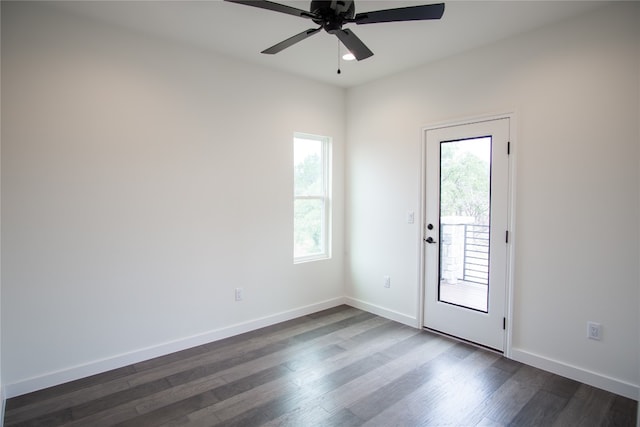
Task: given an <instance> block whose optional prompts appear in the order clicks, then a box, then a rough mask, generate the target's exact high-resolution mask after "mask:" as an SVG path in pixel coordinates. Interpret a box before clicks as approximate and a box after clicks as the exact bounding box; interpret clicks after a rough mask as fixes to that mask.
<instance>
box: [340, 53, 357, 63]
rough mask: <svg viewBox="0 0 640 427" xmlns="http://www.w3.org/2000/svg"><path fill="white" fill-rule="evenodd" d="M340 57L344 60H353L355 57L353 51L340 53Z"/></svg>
mask: <svg viewBox="0 0 640 427" xmlns="http://www.w3.org/2000/svg"><path fill="white" fill-rule="evenodd" d="M342 59H344V60H345V61H353V60H354V59H356V57H355V55H354V54H353V53H351V52H347V53H345V54H344V55H342Z"/></svg>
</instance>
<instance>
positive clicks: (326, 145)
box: [293, 133, 331, 262]
mask: <svg viewBox="0 0 640 427" xmlns="http://www.w3.org/2000/svg"><path fill="white" fill-rule="evenodd" d="M330 149H331V147H330V138H328V137H323V136H315V135H306V134H298V133H296V134H295V135H294V138H293V182H294V184H293V186H294V188H293V260H294V262H305V261H313V260H317V259H325V258H329V256H330V253H329V248H330V246H331V245H330V242H329V237H330V228H331V227H330V225H331V222H330V220H331V214H330V212H331V206H330V198H329V196H330V195H329V189H330V188H331V186H330V179H329V176H330V170H331V167H330V166H331V165H330V159H331V155H330V153H331V151H330Z"/></svg>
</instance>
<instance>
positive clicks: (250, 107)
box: [2, 2, 344, 395]
mask: <svg viewBox="0 0 640 427" xmlns="http://www.w3.org/2000/svg"><path fill="white" fill-rule="evenodd" d="M2 88H3V91H2V123H3V127H2V228H3V233H2V266H3V269H2V294H3V296H2V380H3V382H4V383H5V384H6V385H7V387H8V388H7V394H8V395H15V394H20V393H23V392H27V391H31V390H32V389H35V388H40V387H44V386H47V385H51V384H52V383H56V382H61V381H66V380H68V379H71V378H73V377H76V376H79V375H88V374H90V373H94V372H95V371H99V370H104V369H108V368H112V367H114V366H117V365H120V364H124V363H127V362H130V361H133V360H136V359H138V358H143V357H148V356H152V355H155V354H157V353H162V352H164V351H168V350H171V349H176V348H180V347H183V346H186V345H192V344H195V343H198V342H200V341H206V340H208V339H212V338H216V337H220V336H224V335H229V334H231V333H237V332H239V331H242V330H246V329H249V328H251V327H256V326H259V325H262V324H266V323H269V322H275V321H278V320H282V319H284V318H287V317H295V316H296V315H300V314H301V313H305V312H311V311H315V310H317V309H319V308H323V307H326V306H331V305H336V304H338V303H340V302H342V299H341V297H342V295H343V257H342V251H343V240H342V236H343V234H344V232H343V197H344V195H343V180H344V179H343V169H344V160H343V157H344V156H343V152H344V109H343V105H344V91H343V90H342V89H339V88H335V87H332V86H328V85H324V84H318V83H314V82H311V81H308V80H304V79H301V78H297V77H293V76H290V75H286V74H282V73H280V72H275V71H271V70H267V69H261V68H257V67H255V66H253V65H248V64H243V63H239V62H236V61H234V60H230V59H226V58H224V57H221V56H217V55H216V54H214V53H212V52H208V51H203V50H198V49H196V48H192V47H190V46H186V45H181V44H177V43H176V44H174V43H172V42H165V41H162V40H158V39H153V38H147V37H145V36H142V35H137V34H134V33H128V32H127V31H125V30H121V29H118V28H112V27H109V26H105V25H101V24H98V23H96V22H91V21H89V20H85V19H83V18H79V17H73V16H70V15H67V14H66V13H65V12H61V11H59V10H56V9H54V8H52V7H51V6H49V5H45V4H42V3H33V2H15V3H14V2H9V3H7V2H3V3H2ZM295 131H298V132H306V133H313V134H320V135H329V136H332V137H333V144H334V145H333V155H334V159H333V160H334V168H333V170H334V177H333V178H334V179H333V196H334V198H333V201H334V205H333V206H334V217H333V230H334V234H333V236H334V240H333V254H334V258H333V259H332V260H328V261H322V262H316V263H308V264H299V265H293V243H292V242H293V237H292V221H293V220H292V206H293V203H292V198H291V196H292V164H293V162H292V157H293V156H292V144H293V142H292V138H293V133H294V132H295ZM235 287H243V288H244V289H245V301H243V302H240V303H235V302H234V301H233V298H234V292H233V289H234V288H235ZM238 324H240V326H237V325H238ZM234 325H235V326H234ZM243 325H244V326H243ZM200 334H203V335H200ZM167 343H169V344H167Z"/></svg>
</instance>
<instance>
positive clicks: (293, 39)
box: [260, 27, 322, 55]
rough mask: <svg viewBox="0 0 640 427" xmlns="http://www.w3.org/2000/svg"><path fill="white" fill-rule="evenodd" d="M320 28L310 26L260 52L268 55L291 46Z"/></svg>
mask: <svg viewBox="0 0 640 427" xmlns="http://www.w3.org/2000/svg"><path fill="white" fill-rule="evenodd" d="M321 29H322V27H320V28H310V29H308V30H306V31H303V32H301V33H300V34H296V35H295V36H293V37H289V38H288V39H286V40H284V41H281V42H280V43H278V44H275V45H273V46H271V47H270V48H269V49H265V50H263V51H262V52H260V53H266V54H269V55H273V54H275V53H278V52H280V51H281V50H285V49H286V48H288V47H290V46H293V45H294V44H296V43H298V42H301V41H302V40H304V39H306V38H307V37H310V36H312V35H314V34H315V33H317V32H318V31H320V30H321Z"/></svg>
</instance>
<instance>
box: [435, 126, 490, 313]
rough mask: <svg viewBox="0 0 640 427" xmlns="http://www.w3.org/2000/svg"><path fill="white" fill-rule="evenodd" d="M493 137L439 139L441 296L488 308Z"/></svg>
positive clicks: (481, 309)
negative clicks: (453, 139)
mask: <svg viewBox="0 0 640 427" xmlns="http://www.w3.org/2000/svg"><path fill="white" fill-rule="evenodd" d="M490 187H491V137H483V138H473V139H464V140H459V141H443V142H442V143H441V144H440V287H439V300H440V301H442V302H447V303H450V304H455V305H458V306H461V307H466V308H470V309H472V310H478V311H483V312H485V313H486V312H487V309H488V298H489V236H490V221H489V220H490V200H491V188H490Z"/></svg>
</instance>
